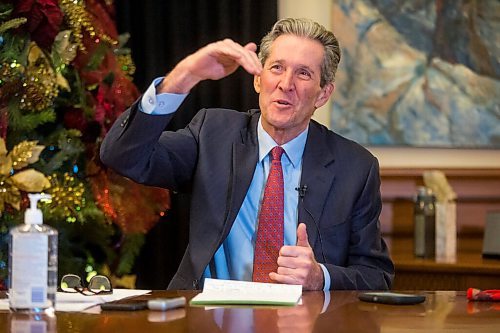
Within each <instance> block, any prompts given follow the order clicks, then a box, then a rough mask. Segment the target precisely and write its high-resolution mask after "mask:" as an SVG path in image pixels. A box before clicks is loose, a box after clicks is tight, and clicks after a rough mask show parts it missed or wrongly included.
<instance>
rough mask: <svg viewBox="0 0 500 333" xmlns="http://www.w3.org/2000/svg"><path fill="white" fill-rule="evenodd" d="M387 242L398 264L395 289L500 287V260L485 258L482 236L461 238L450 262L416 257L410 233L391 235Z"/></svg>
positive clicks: (395, 262) (393, 258) (396, 265)
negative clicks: (406, 234)
mask: <svg viewBox="0 0 500 333" xmlns="http://www.w3.org/2000/svg"><path fill="white" fill-rule="evenodd" d="M388 245H389V247H390V251H391V257H392V260H393V261H394V265H395V267H396V276H395V279H394V285H393V288H394V289H399V290H464V291H465V290H467V288H469V287H474V288H479V289H500V260H496V259H483V258H482V256H481V249H482V240H481V239H478V238H471V239H469V238H459V239H458V251H457V257H456V260H454V261H451V262H438V261H436V260H433V259H419V258H415V256H414V255H413V239H412V238H411V237H406V238H403V237H394V238H392V239H388Z"/></svg>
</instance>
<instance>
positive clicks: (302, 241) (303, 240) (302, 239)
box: [297, 223, 311, 247]
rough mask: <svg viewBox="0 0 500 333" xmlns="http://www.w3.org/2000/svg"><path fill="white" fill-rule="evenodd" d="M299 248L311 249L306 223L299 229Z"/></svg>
mask: <svg viewBox="0 0 500 333" xmlns="http://www.w3.org/2000/svg"><path fill="white" fill-rule="evenodd" d="M297 246H304V247H311V246H310V245H309V240H308V239H307V229H306V225H305V224H304V223H300V224H299V226H298V227H297Z"/></svg>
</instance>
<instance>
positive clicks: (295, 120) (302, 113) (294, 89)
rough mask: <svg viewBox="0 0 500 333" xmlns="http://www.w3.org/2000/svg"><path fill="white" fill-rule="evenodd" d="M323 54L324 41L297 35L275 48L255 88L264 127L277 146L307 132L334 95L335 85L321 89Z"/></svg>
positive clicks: (281, 39)
mask: <svg viewBox="0 0 500 333" xmlns="http://www.w3.org/2000/svg"><path fill="white" fill-rule="evenodd" d="M323 55H324V48H323V45H321V43H320V42H318V41H316V40H312V39H309V38H305V37H298V36H295V35H282V36H280V37H278V38H277V39H276V40H275V41H274V42H273V44H272V45H271V52H270V54H269V57H268V58H267V60H266V62H265V64H264V66H263V70H262V73H261V75H259V76H255V78H254V87H255V91H257V93H259V105H260V109H261V112H262V125H263V127H264V129H265V130H266V132H268V133H269V134H270V135H271V136H272V137H273V138H274V140H275V141H276V142H277V143H279V144H283V143H286V142H288V141H290V140H292V139H293V138H295V137H296V136H297V135H299V134H300V133H301V132H302V131H303V130H305V129H306V128H307V126H308V124H309V120H310V119H311V117H312V115H313V113H314V111H315V110H316V109H317V108H319V107H321V106H323V105H324V104H325V103H326V102H327V101H328V98H329V97H330V95H331V94H332V92H333V89H334V86H333V84H327V85H325V86H324V87H323V88H321V87H320V79H321V63H322V61H323Z"/></svg>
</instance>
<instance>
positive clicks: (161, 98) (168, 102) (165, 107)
mask: <svg viewBox="0 0 500 333" xmlns="http://www.w3.org/2000/svg"><path fill="white" fill-rule="evenodd" d="M162 80H163V78H162V77H159V78H156V79H154V80H153V82H152V83H151V84H150V85H149V87H148V89H147V90H146V92H144V95H142V98H141V104H140V108H139V109H140V110H141V111H142V112H144V113H147V114H153V115H165V114H170V113H174V112H175V111H177V109H178V108H179V106H180V105H181V104H182V102H183V101H184V99H185V98H186V96H187V95H188V94H170V93H161V94H158V95H157V94H156V86H157V85H158V84H160V83H161V81H162Z"/></svg>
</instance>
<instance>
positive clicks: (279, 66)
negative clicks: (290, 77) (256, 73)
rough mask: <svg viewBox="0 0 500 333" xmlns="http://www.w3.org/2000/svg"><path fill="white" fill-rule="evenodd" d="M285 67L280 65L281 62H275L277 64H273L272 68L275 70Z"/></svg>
mask: <svg viewBox="0 0 500 333" xmlns="http://www.w3.org/2000/svg"><path fill="white" fill-rule="evenodd" d="M282 68H283V66H281V65H279V64H275V65H272V66H271V70H275V71H279V70H281V69H282Z"/></svg>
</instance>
